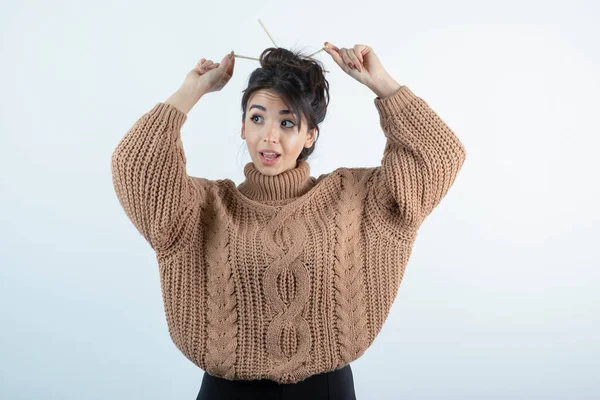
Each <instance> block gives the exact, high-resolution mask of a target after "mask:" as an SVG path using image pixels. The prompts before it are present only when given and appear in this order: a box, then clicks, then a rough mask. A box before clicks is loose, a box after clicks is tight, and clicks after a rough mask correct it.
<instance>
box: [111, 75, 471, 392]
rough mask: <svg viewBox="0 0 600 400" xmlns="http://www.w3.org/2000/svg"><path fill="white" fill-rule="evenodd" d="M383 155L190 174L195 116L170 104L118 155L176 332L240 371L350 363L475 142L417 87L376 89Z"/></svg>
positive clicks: (206, 366) (291, 370)
mask: <svg viewBox="0 0 600 400" xmlns="http://www.w3.org/2000/svg"><path fill="white" fill-rule="evenodd" d="M374 102H375V107H376V109H377V110H378V112H379V116H380V124H381V128H382V130H383V132H384V135H385V137H386V138H387V141H386V146H385V150H384V153H383V158H382V162H381V165H380V166H377V167H373V168H338V169H336V170H335V171H332V172H330V173H327V174H323V175H321V176H319V177H318V178H314V177H312V176H311V175H310V166H309V164H308V163H307V162H305V161H300V162H298V164H297V166H296V168H294V169H290V170H287V171H284V172H282V173H280V174H278V175H276V176H268V175H264V174H262V173H261V172H260V171H259V170H258V169H256V167H255V165H254V164H253V163H252V162H250V163H248V164H246V166H245V167H244V175H245V178H246V179H245V180H244V182H242V183H241V184H240V185H237V186H236V184H235V183H234V182H233V181H231V180H230V179H221V180H208V179H205V178H198V177H191V176H188V175H187V173H186V158H185V154H184V151H183V146H182V143H181V137H180V130H181V127H182V126H183V124H184V122H185V120H186V119H187V115H186V114H185V113H183V112H181V111H180V110H178V109H177V108H175V107H174V106H172V105H170V104H166V103H158V104H157V105H156V106H154V108H152V109H151V110H150V111H149V112H148V113H146V114H144V115H143V116H142V117H141V118H140V119H139V120H138V121H137V122H136V123H135V124H134V125H133V127H132V128H131V129H130V130H129V131H128V132H127V134H126V135H125V137H124V138H123V139H122V140H121V142H120V143H119V144H118V146H117V148H116V149H115V151H114V152H113V155H112V163H111V168H112V175H113V183H114V188H115V192H116V194H117V197H118V199H119V201H120V203H121V205H122V206H123V209H124V211H125V213H126V215H127V216H128V217H129V219H130V220H131V221H132V223H133V224H134V226H135V227H136V228H137V230H138V231H139V232H140V234H141V235H142V236H143V237H144V238H145V239H146V241H147V242H148V243H149V244H150V246H151V247H152V249H154V251H155V253H156V256H157V261H158V266H159V272H160V278H161V289H162V296H163V302H164V307H165V316H166V320H167V325H168V329H169V334H170V336H171V338H172V340H173V342H174V343H175V345H176V346H177V348H178V349H179V350H180V351H181V352H182V353H183V354H184V355H185V356H186V357H187V358H188V359H189V360H190V361H192V362H193V363H195V364H196V365H197V366H198V367H200V368H202V369H203V370H205V371H206V372H208V373H210V374H211V375H214V376H219V377H222V378H225V379H230V380H251V379H271V380H274V381H277V382H280V383H294V382H299V381H301V380H304V379H306V378H307V377H309V376H311V375H315V374H319V373H322V372H327V371H333V370H335V369H339V368H342V367H343V366H345V365H347V364H348V363H350V362H352V361H354V360H356V359H357V358H359V357H360V356H361V355H362V354H363V353H364V352H365V351H366V349H367V348H368V347H369V346H370V345H371V344H372V343H373V341H374V340H375V338H376V337H377V335H378V334H379V332H380V331H381V328H382V326H383V324H384V322H385V321H386V319H387V316H388V313H389V311H390V308H391V306H392V303H393V302H394V299H395V298H396V295H397V293H398V290H399V287H400V283H401V281H402V278H403V276H404V271H405V269H406V265H407V263H408V260H409V258H410V254H411V250H412V246H413V244H414V241H415V239H416V236H417V230H418V228H419V227H420V225H421V223H422V222H423V220H424V219H425V218H426V217H427V216H428V215H429V214H430V213H431V212H432V211H433V209H434V208H435V207H436V206H437V205H438V204H439V202H440V201H441V200H442V198H443V197H444V196H445V195H446V193H447V191H448V190H449V188H450V186H451V185H452V184H453V182H454V180H455V178H456V176H457V174H458V172H459V170H460V169H461V167H462V165H463V163H464V160H465V158H466V152H465V148H464V146H463V145H462V143H461V142H460V141H459V139H458V138H457V137H456V136H455V135H454V133H453V132H452V131H451V130H450V128H449V127H448V126H447V125H446V124H445V123H444V122H443V121H442V120H441V119H440V118H439V117H438V116H437V114H436V113H435V112H434V111H433V110H432V109H431V108H430V107H429V106H428V105H427V103H426V102H425V101H424V100H423V99H421V98H419V97H417V96H415V95H414V94H413V93H412V92H411V91H410V90H409V89H408V87H406V86H402V87H401V88H400V89H399V90H398V91H397V92H396V93H395V94H393V95H392V96H390V97H387V98H384V99H381V98H378V97H377V98H375V100H374Z"/></svg>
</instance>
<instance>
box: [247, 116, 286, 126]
mask: <svg viewBox="0 0 600 400" xmlns="http://www.w3.org/2000/svg"><path fill="white" fill-rule="evenodd" d="M254 118H262V117H261V116H260V115H253V116H251V117H250V119H251V120H252V121H254V122H258V121H256V120H255V119H254ZM283 122H289V123H291V124H292V125H291V126H286V128H293V127H294V126H296V124H295V123H294V121H292V120H289V119H286V120H285V121H283Z"/></svg>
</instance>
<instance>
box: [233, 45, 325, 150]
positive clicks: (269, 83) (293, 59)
mask: <svg viewBox="0 0 600 400" xmlns="http://www.w3.org/2000/svg"><path fill="white" fill-rule="evenodd" d="M261 89H262V90H268V91H269V92H273V93H275V94H277V95H278V96H279V97H281V100H282V101H283V102H284V103H285V105H286V106H287V107H288V109H289V110H290V111H291V112H292V113H294V115H296V116H297V117H298V124H297V127H298V130H300V129H302V126H301V125H302V116H304V117H305V118H306V121H307V122H308V130H311V129H314V128H316V129H317V139H318V138H319V136H320V130H319V126H318V125H319V124H320V123H321V122H323V120H324V119H325V115H326V114H327V106H328V105H329V82H327V79H325V76H324V74H323V65H322V63H321V62H320V61H319V60H316V59H314V58H311V57H307V56H304V55H303V54H301V53H300V52H298V51H291V50H288V49H284V48H281V47H269V48H267V49H265V50H264V51H263V52H262V53H261V55H260V68H257V69H255V70H254V71H253V72H252V74H251V75H250V78H249V80H248V87H247V88H246V89H244V90H243V91H242V92H243V93H244V95H243V96H242V122H244V121H245V120H246V107H247V105H248V100H249V99H250V97H251V96H252V94H253V93H254V92H256V91H257V90H261ZM315 143H316V140H315V142H313V145H312V146H311V147H309V148H304V149H302V152H301V153H300V155H299V156H298V160H306V159H307V158H308V156H310V155H311V154H312V152H313V151H314V150H315Z"/></svg>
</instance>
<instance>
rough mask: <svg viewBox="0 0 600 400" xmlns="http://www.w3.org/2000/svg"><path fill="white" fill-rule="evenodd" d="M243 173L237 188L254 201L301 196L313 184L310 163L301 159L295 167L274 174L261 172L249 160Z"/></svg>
mask: <svg viewBox="0 0 600 400" xmlns="http://www.w3.org/2000/svg"><path fill="white" fill-rule="evenodd" d="M244 175H245V176H246V180H245V181H244V182H242V183H241V184H240V185H239V186H238V190H239V191H240V192H241V193H242V194H243V195H244V196H246V197H248V198H250V199H252V200H256V201H278V200H289V199H291V198H295V197H300V196H302V195H303V194H305V193H306V192H308V191H309V190H310V189H311V188H312V187H313V186H314V181H313V179H312V178H311V176H310V165H309V164H308V163H307V162H306V161H303V160H299V161H298V165H297V166H296V168H293V169H288V170H286V171H283V172H282V173H280V174H278V175H274V176H271V175H265V174H263V173H262V172H260V171H259V170H258V169H257V168H256V166H255V165H254V163H253V162H252V161H251V162H249V163H248V164H246V166H245V167H244Z"/></svg>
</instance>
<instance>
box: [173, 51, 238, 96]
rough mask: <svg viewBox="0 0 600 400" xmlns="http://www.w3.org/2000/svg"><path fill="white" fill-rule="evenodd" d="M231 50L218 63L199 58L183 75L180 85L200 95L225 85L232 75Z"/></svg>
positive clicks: (233, 62)
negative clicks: (191, 68)
mask: <svg viewBox="0 0 600 400" xmlns="http://www.w3.org/2000/svg"><path fill="white" fill-rule="evenodd" d="M233 54H234V53H233V51H231V53H229V54H227V55H226V56H225V57H223V59H222V60H221V62H220V63H216V64H215V63H213V62H212V60H206V59H205V58H203V59H201V60H200V62H198V64H196V66H195V67H194V69H193V70H191V71H190V72H189V73H188V74H187V75H186V77H185V81H184V82H183V84H182V85H181V87H182V89H184V90H186V91H187V92H188V93H196V94H197V95H199V96H202V95H204V94H206V93H210V92H216V91H219V90H221V89H223V88H224V87H225V85H227V82H229V80H230V79H231V77H232V76H233V67H234V66H235V57H234V55H233Z"/></svg>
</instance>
